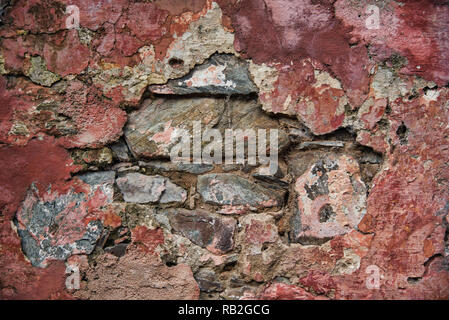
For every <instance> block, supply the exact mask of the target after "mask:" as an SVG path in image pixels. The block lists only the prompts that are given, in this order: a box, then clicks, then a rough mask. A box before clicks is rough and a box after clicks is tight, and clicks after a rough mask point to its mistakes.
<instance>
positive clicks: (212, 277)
mask: <svg viewBox="0 0 449 320" xmlns="http://www.w3.org/2000/svg"><path fill="white" fill-rule="evenodd" d="M194 278H195V280H196V282H197V283H198V286H199V287H200V290H201V291H204V292H214V291H222V290H223V286H222V284H221V283H220V281H218V279H217V275H216V274H215V272H213V271H212V270H207V269H202V270H199V271H198V272H197V273H196V274H195V275H194Z"/></svg>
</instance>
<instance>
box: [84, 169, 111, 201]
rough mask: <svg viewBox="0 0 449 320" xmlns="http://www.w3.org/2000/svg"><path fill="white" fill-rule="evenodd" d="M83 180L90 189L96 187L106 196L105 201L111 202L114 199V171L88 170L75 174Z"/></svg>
mask: <svg viewBox="0 0 449 320" xmlns="http://www.w3.org/2000/svg"><path fill="white" fill-rule="evenodd" d="M77 177H78V178H80V179H81V180H82V181H83V182H85V183H87V184H89V185H90V186H91V188H92V191H94V192H95V191H96V190H97V189H98V188H99V189H100V191H101V192H102V193H103V194H105V195H106V196H107V201H108V202H112V201H113V200H114V182H115V172H114V171H98V172H88V173H84V174H81V175H78V176H77Z"/></svg>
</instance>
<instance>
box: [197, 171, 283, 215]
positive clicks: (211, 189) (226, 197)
mask: <svg viewBox="0 0 449 320" xmlns="http://www.w3.org/2000/svg"><path fill="white" fill-rule="evenodd" d="M197 190H198V192H199V193H200V194H201V196H202V198H203V200H204V201H205V202H206V203H210V204H214V205H220V206H223V208H222V210H221V211H220V213H229V214H231V213H246V212H247V211H249V210H251V211H257V210H258V209H263V208H271V207H280V206H282V203H283V194H282V192H279V191H274V190H270V189H267V188H265V187H262V186H260V185H258V184H256V183H253V182H251V181H249V180H247V179H245V178H242V177H240V176H237V175H234V174H230V173H222V174H206V175H202V176H200V177H198V185H197Z"/></svg>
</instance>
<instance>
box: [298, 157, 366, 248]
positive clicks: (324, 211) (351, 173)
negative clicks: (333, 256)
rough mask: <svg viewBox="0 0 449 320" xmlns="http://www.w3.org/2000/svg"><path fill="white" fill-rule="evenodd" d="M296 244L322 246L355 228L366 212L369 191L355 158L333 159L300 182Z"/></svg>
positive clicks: (315, 167) (314, 167) (322, 162)
mask: <svg viewBox="0 0 449 320" xmlns="http://www.w3.org/2000/svg"><path fill="white" fill-rule="evenodd" d="M295 191H296V195H297V207H296V209H295V213H294V215H293V218H292V220H291V223H292V228H293V232H292V240H293V241H295V242H301V243H305V244H306V243H310V242H312V243H313V242H315V241H318V242H322V241H326V240H328V239H330V238H332V237H334V236H337V235H342V234H345V233H347V232H349V231H351V230H353V229H355V228H357V225H358V224H359V222H360V221H361V219H362V217H363V215H364V214H365V212H366V203H365V202H366V187H365V184H364V183H363V181H362V180H361V177H360V170H359V166H358V163H357V162H356V160H355V159H353V158H352V157H349V156H346V155H342V156H336V155H332V154H331V155H329V156H327V157H326V158H323V159H321V160H318V161H317V162H315V163H314V164H313V165H312V166H311V167H310V168H309V169H308V170H307V171H306V172H305V173H304V174H303V175H301V176H300V177H299V178H298V179H297V180H296V185H295Z"/></svg>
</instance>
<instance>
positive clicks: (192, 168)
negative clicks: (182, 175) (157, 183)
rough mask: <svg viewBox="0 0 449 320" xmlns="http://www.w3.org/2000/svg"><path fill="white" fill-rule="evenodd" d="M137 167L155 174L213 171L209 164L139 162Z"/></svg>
mask: <svg viewBox="0 0 449 320" xmlns="http://www.w3.org/2000/svg"><path fill="white" fill-rule="evenodd" d="M139 166H141V167H145V168H148V169H150V170H152V171H155V172H172V171H180V172H188V173H192V174H202V173H206V172H208V171H211V170H213V169H214V166H213V165H211V164H197V163H173V162H163V161H157V160H154V161H139Z"/></svg>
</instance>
